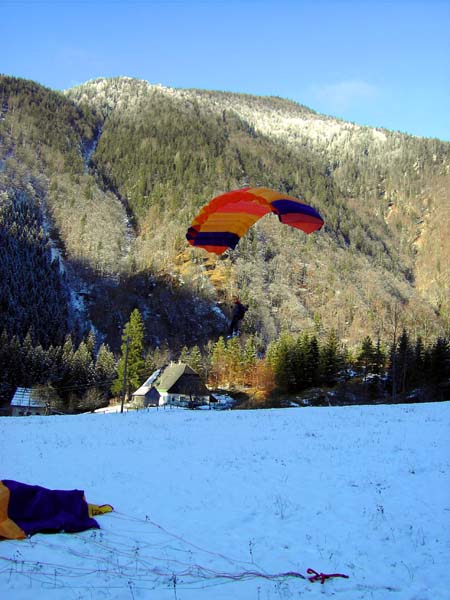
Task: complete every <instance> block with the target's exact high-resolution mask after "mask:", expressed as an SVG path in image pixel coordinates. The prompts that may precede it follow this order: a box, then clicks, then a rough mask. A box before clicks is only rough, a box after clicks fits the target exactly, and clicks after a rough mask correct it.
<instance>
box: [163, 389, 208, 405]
mask: <svg viewBox="0 0 450 600" xmlns="http://www.w3.org/2000/svg"><path fill="white" fill-rule="evenodd" d="M160 394H161V395H160V398H159V405H160V406H169V405H170V406H188V404H189V402H190V401H191V397H190V396H189V395H185V394H168V393H167V392H160ZM192 400H201V401H202V402H204V403H205V404H209V396H193V397H192Z"/></svg>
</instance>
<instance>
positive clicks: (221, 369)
mask: <svg viewBox="0 0 450 600" xmlns="http://www.w3.org/2000/svg"><path fill="white" fill-rule="evenodd" d="M226 369H227V356H226V345H225V340H224V339H223V336H220V338H219V339H218V340H217V342H216V343H215V344H214V345H213V347H212V351H211V367H210V372H209V377H210V380H211V383H212V385H216V386H217V385H221V384H222V383H223V381H224V377H225V373H226Z"/></svg>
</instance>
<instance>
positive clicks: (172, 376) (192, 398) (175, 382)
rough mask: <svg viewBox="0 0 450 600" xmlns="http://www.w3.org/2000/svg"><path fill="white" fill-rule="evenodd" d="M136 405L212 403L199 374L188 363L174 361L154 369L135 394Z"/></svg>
mask: <svg viewBox="0 0 450 600" xmlns="http://www.w3.org/2000/svg"><path fill="white" fill-rule="evenodd" d="M132 399H133V404H134V406H136V408H143V407H147V406H167V405H170V406H185V407H189V408H195V407H197V406H202V405H205V404H209V403H210V392H209V390H208V388H207V387H206V385H205V384H204V383H203V381H202V379H201V377H200V375H199V374H198V373H196V372H195V371H194V370H193V369H191V367H190V366H189V365H187V364H185V363H180V362H179V363H171V364H170V365H168V366H167V367H165V368H163V369H158V371H155V372H154V373H153V374H152V375H151V376H150V377H149V378H148V379H147V381H146V382H145V383H143V384H142V385H141V387H140V388H139V389H138V390H136V391H135V392H134V394H133V395H132Z"/></svg>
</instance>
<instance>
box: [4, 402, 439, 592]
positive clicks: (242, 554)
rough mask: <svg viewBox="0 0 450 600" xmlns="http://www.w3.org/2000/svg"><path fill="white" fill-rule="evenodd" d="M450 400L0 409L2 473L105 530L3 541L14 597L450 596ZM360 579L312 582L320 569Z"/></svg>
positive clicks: (7, 586)
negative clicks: (310, 574) (55, 494)
mask: <svg viewBox="0 0 450 600" xmlns="http://www.w3.org/2000/svg"><path fill="white" fill-rule="evenodd" d="M449 430H450V403H436V404H418V405H397V406H375V407H367V406H357V407H342V408H304V409H299V408H297V409H284V410H259V411H187V410H179V409H178V410H177V409H175V410H165V411H164V410H156V409H153V410H151V411H149V412H144V411H143V412H140V413H131V412H130V413H124V414H95V415H81V416H75V417H66V416H60V417H22V418H7V417H4V418H0V456H1V472H0V479H16V480H18V481H22V482H25V483H30V484H39V485H42V486H45V487H49V488H58V489H73V488H78V489H83V490H85V492H86V496H87V499H88V501H90V502H95V503H99V504H101V503H110V504H112V505H113V506H114V508H115V512H113V513H111V514H109V515H103V516H101V517H98V522H99V524H100V526H101V529H99V530H90V531H86V532H83V533H80V534H75V535H71V534H53V535H42V534H38V535H35V536H33V537H31V538H28V539H26V540H23V541H1V542H0V597H1V598H2V599H3V598H4V599H5V600H21V599H31V598H33V599H37V600H55V599H58V600H59V599H61V600H70V599H77V598H79V599H83V600H84V599H87V600H91V599H95V600H100V599H113V598H114V599H122V598H123V599H130V600H137V599H139V598H142V599H152V600H166V599H167V600H205V599H207V600H223V599H227V600H280V599H298V598H302V599H307V598H318V597H320V598H323V597H325V598H328V597H336V598H342V600H358V599H361V600H367V599H368V600H390V599H392V600H449V598H450V568H449V565H450V431H449ZM308 568H312V569H314V570H315V571H317V572H323V573H326V574H333V573H339V574H345V575H348V576H349V578H348V579H344V578H333V579H328V580H326V581H325V583H324V584H323V585H322V584H321V583H320V582H318V581H316V582H310V581H309V580H308V579H302V578H300V577H295V576H284V577H283V576H279V574H280V573H285V572H289V571H294V572H297V573H299V574H302V575H304V576H307V569H308Z"/></svg>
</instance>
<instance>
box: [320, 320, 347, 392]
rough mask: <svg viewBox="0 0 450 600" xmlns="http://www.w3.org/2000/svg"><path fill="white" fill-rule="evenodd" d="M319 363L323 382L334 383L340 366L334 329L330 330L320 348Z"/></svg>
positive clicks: (337, 342) (340, 361) (326, 383)
mask: <svg viewBox="0 0 450 600" xmlns="http://www.w3.org/2000/svg"><path fill="white" fill-rule="evenodd" d="M320 363H321V373H322V378H323V382H324V384H325V385H334V384H335V383H336V380H337V376H338V373H339V370H340V368H341V366H342V360H341V355H340V352H339V341H338V338H337V335H336V331H335V330H334V329H332V330H331V331H330V333H329V335H328V338H327V340H326V342H325V345H324V346H323V348H322V351H321V356H320Z"/></svg>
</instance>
